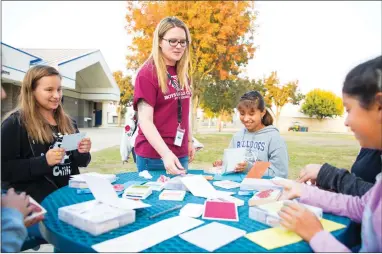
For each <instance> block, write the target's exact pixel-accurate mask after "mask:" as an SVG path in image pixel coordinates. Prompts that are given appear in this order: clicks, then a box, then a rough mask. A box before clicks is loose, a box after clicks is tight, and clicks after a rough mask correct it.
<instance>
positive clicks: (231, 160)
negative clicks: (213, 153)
mask: <svg viewBox="0 0 382 254" xmlns="http://www.w3.org/2000/svg"><path fill="white" fill-rule="evenodd" d="M246 152H247V150H246V148H227V149H224V156H223V167H222V168H223V174H229V173H233V172H235V167H236V166H237V164H239V163H240V162H244V161H245V154H246Z"/></svg>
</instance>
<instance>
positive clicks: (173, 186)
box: [164, 176, 188, 191]
mask: <svg viewBox="0 0 382 254" xmlns="http://www.w3.org/2000/svg"><path fill="white" fill-rule="evenodd" d="M183 177H184V176H175V177H173V178H171V179H170V180H168V181H167V182H166V183H165V185H164V188H165V189H166V190H184V191H188V189H187V187H186V186H185V185H184V184H183V183H182V178H183Z"/></svg>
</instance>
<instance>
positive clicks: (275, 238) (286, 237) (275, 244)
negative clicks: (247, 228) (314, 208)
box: [245, 219, 346, 250]
mask: <svg viewBox="0 0 382 254" xmlns="http://www.w3.org/2000/svg"><path fill="white" fill-rule="evenodd" d="M321 224H322V226H323V228H324V230H326V231H329V232H332V231H335V230H339V229H342V228H345V227H346V226H345V225H342V224H339V223H337V222H334V221H330V220H326V219H321ZM245 237H246V238H248V239H249V240H251V241H252V242H254V243H256V244H258V245H260V246H261V247H263V248H265V249H267V250H272V249H276V248H280V247H283V246H286V245H289V244H293V243H297V242H299V241H301V240H302V238H301V237H300V236H298V235H297V234H296V233H294V232H292V231H289V230H285V229H283V228H280V227H276V228H269V229H265V230H261V231H257V232H253V233H250V234H247V235H245Z"/></svg>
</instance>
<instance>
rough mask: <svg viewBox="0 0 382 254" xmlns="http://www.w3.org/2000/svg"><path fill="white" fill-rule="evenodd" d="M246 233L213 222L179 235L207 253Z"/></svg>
mask: <svg viewBox="0 0 382 254" xmlns="http://www.w3.org/2000/svg"><path fill="white" fill-rule="evenodd" d="M245 234H246V232H245V231H244V230H241V229H237V228H234V227H230V226H227V225H224V224H221V223H218V222H212V223H210V224H208V225H205V226H201V227H199V228H197V229H194V230H191V231H188V232H186V233H183V234H181V235H179V237H180V238H182V239H183V240H185V241H187V242H189V243H192V244H194V245H196V246H198V247H200V248H202V249H205V250H207V251H211V252H212V251H215V250H217V249H219V248H221V247H223V246H225V245H227V244H229V243H230V242H233V241H235V240H236V239H239V238H240V237H242V236H244V235H245Z"/></svg>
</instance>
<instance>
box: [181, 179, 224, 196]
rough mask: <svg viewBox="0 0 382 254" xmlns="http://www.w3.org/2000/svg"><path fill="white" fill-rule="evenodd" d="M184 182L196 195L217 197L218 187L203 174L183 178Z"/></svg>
mask: <svg viewBox="0 0 382 254" xmlns="http://www.w3.org/2000/svg"><path fill="white" fill-rule="evenodd" d="M181 181H182V183H183V184H184V185H185V186H186V187H187V189H188V190H189V191H190V192H191V194H192V195H194V196H195V197H202V198H210V197H216V195H217V194H216V189H215V188H214V186H212V185H211V184H210V183H209V182H208V181H207V180H206V179H205V178H204V177H203V176H201V175H192V176H185V177H182V178H181Z"/></svg>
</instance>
